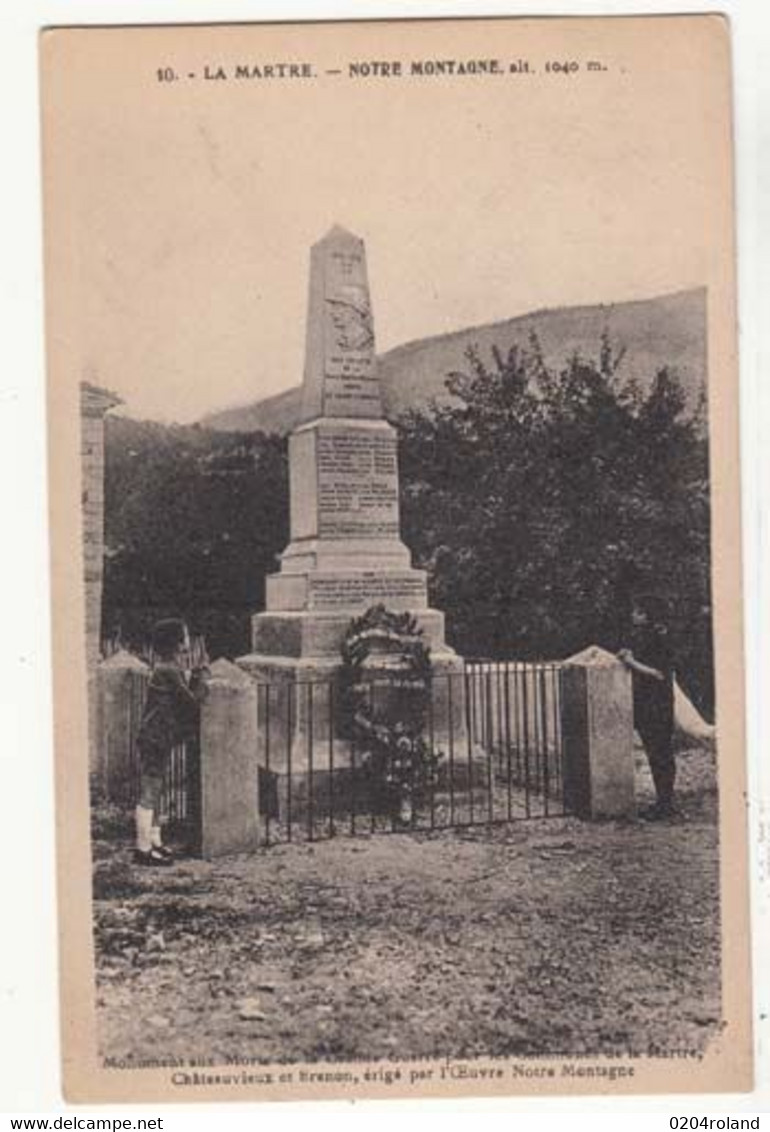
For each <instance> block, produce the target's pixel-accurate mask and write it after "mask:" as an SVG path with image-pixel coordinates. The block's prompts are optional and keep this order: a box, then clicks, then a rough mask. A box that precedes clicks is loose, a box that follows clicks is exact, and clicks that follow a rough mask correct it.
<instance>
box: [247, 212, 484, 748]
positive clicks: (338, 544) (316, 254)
mask: <svg viewBox="0 0 770 1132" xmlns="http://www.w3.org/2000/svg"><path fill="white" fill-rule="evenodd" d="M289 475H290V509H291V514H290V532H291V541H290V542H289V545H288V546H287V547H286V549H285V550H284V552H283V554H282V555H281V565H280V571H279V572H278V573H276V574H272V575H270V576H269V577H268V579H267V585H266V601H265V605H266V609H265V612H263V613H258V614H256V615H255V616H254V618H253V619H252V652H251V654H250V655H249V656H247V657H243V658H241V660H240V662H239V663H241V664H242V665H243V666H244V667H245V668H247V669H248V670H249V671H250V672H251V673H252V674H253V675H255V676H256V677H257V678H258V679H259V680H260V681H262V682H265V683H284V682H286V681H296V682H307V681H312V680H313V679H324V678H327V677H329V676H330V675H332V674H333V673H334V671H335V670H336V668H337V667H338V666H339V664H340V645H341V643H342V639H343V637H344V635H345V632H346V630H347V628H348V626H349V624H350V621H351V619H352V618H354V617H356V616H359V615H360V614H362V613H363V612H365V611H366V610H367V609H368V608H370V607H371V606H373V605H377V604H383V605H384V606H386V608H388V609H391V610H394V611H404V610H408V611H409V612H410V613H412V614H414V616H415V617H416V619H417V622H418V624H419V625H420V627H421V628H422V630H423V633H424V635H425V640H426V642H427V643H428V644H429V645H430V649H431V657H432V660H433V666H434V673H436V674H437V675H440V676H442V677H445V676H448V675H449V674H450V673H451V674H453V675H454V676H455V677H456V676H457V675H458V674H459V675H461V674H462V670H463V662H462V660H461V658H460V657H458V656H457V654H456V653H455V652H454V651H453V650H452V649H451V648H449V647H448V646H447V645H446V644H445V640H444V616H443V614H442V613H441V612H440V611H439V610H436V609H431V608H429V606H428V592H427V578H426V574H425V571H423V570H417V569H414V568H413V567H412V565H411V557H410V554H409V551H408V549H407V547H406V546H405V545H404V543H403V542H402V541H401V537H400V530H399V491H398V464H397V453H396V431H395V429H394V428H393V427H392V425H390V424H389V423H388V422H387V421H386V420H385V419H384V417H383V409H382V399H381V395H380V385H379V380H378V376H377V360H376V357H375V343H374V324H373V318H372V310H371V302H370V297H369V283H368V278H367V271H366V253H365V249H364V243H363V240H361V239H359V237H357V236H354V235H352V234H351V233H350V232H347V231H345V230H344V229H342V228H339V227H334V228H332V230H331V231H330V232H329V233H327V235H326V236H324V237H323V239H322V240H320V241H319V242H318V243H317V244H315V245H314V246H313V248H312V250H311V257H310V288H309V300H308V315H307V337H306V352H305V372H304V382H303V389H302V416H301V421H300V423H299V424H298V425H297V427H296V428H295V429H294V431H293V432H292V434H291V436H290V438H289ZM450 702H451V697H450ZM453 715H454V712H453ZM437 722H438V721H437ZM457 723H458V726H460V727H462V720H461V719H459V718H458V719H457Z"/></svg>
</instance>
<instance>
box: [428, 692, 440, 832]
mask: <svg viewBox="0 0 770 1132" xmlns="http://www.w3.org/2000/svg"><path fill="white" fill-rule="evenodd" d="M434 694H435V684H434V682H433V673H432V672H431V673H430V674H429V676H428V750H429V752H430V779H429V786H430V828H431V829H435V828H436V777H437V775H438V762H437V759H436V733H435V721H434V718H433V696H434Z"/></svg>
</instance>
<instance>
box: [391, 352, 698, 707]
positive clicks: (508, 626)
mask: <svg viewBox="0 0 770 1132" xmlns="http://www.w3.org/2000/svg"><path fill="white" fill-rule="evenodd" d="M467 362H468V365H467V372H464V373H455V374H453V375H452V376H451V377H450V379H449V382H448V385H449V388H450V389H451V391H452V393H453V394H454V395H455V400H454V403H452V404H448V405H434V406H432V407H431V410H430V411H428V412H420V413H417V412H412V413H410V414H407V415H406V416H405V417H404V418H403V419H402V420H401V422H400V428H401V442H400V461H401V492H402V533H403V537H404V540H405V541H406V543H407V545H409V546H410V547H411V548H412V550H413V552H414V554H415V557H416V560H417V562H416V564H418V565H422V566H424V567H425V568H427V570H428V571H429V575H430V579H431V582H432V586H431V594H432V603H433V604H435V605H437V606H438V607H439V608H441V609H443V610H444V611H445V612H446V615H447V625H448V627H449V632H450V636H451V638H452V640H453V643H454V644H455V645H456V646H457V648H458V650H459V651H460V652H461V653H463V654H464V655H466V656H485V657H494V658H511V657H515V658H520V659H528V658H538V657H539V658H557V657H563V656H566V655H568V654H569V653H570V652H573V651H575V650H578V649H580V648H582V647H584V646H586V645H588V644H591V643H598V644H601V645H604V646H605V647H608V648H613V649H614V648H617V647H619V646H620V645H621V644H622V642H623V641H624V637H625V634H626V631H627V618H628V603H629V599H630V595H631V594H632V592H634V591H637V592H639V591H640V590H645V591H649V592H653V593H656V594H658V595H660V596H661V597H663V598H664V599H665V600H666V602H667V605H668V608H669V611H670V630H671V633H672V638H673V641H674V645H675V650H676V653H677V659H678V662H679V665H678V667H679V671H680V677H681V681H682V683H683V684H684V686H685V688H686V690H687V691H688V692H689V693H690V694H691V695H692V696H693V697H694V698H695V700H696V702H697V703H698V704H699V706H700V707H701V709H702V710H707V711H709V710H710V709H711V706H712V701H713V689H712V671H711V669H712V656H711V608H710V589H709V540H710V521H709V481H708V449H707V441H706V433H705V429H704V427H703V419H702V416H703V414H702V407H698V408H697V409H696V410H694V411H688V410H687V407H686V400H685V396H684V393H683V390H682V387H681V385H680V383H679V381H678V380H677V378H676V375H675V374H674V373H672V372H669V371H668V370H661V371H660V372H659V373H658V374H657V375H656V376H655V377H654V379H653V380H652V381H651V383H650V385H649V387H647V388H645V389H644V390H642V389H641V388H639V387H638V386H637V385H635V384H634V383H631V382H626V381H624V380H623V377H622V355H621V354H615V353H613V350H612V349H611V346H610V343H609V341H608V340H606V339H604V340H603V341H602V343H601V348H600V351H599V356H598V358H596V359H595V360H586V359H584V358H581V357H579V356H574V357H572V358H571V359H570V361H569V363H568V364H567V365H566V366H565V367H564V368H563V369H561V370H560V371H558V372H554V371H552V370H551V369H549V368H548V367H547V366H546V364H545V362H544V360H543V356H542V353H541V351H540V348H539V345H538V342H537V340H536V339H534V338H533V339H532V340H531V341H530V343H529V345H528V347H527V348H516V347H514V348H512V349H511V350H510V351H509V352H508V354H507V355H506V356H503V355H502V354H501V353H500V352H499V351H493V356H492V359H491V363H487V362H486V361H485V360H484V359H483V358H482V357H480V356H479V354H478V352H477V351H474V350H470V351H469V352H468V355H467Z"/></svg>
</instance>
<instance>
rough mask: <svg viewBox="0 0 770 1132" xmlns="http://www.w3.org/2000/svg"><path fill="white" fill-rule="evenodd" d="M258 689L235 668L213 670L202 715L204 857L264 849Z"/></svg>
mask: <svg viewBox="0 0 770 1132" xmlns="http://www.w3.org/2000/svg"><path fill="white" fill-rule="evenodd" d="M257 740H258V735H257V686H256V684H255V683H254V681H253V680H252V679H251V678H250V677H249V676H247V675H246V673H245V672H242V671H241V669H240V668H238V667H237V666H236V665H235V664H231V663H230V662H229V661H227V660H217V661H215V662H214V664H212V666H211V677H210V679H209V681H208V694H207V696H206V699H205V700H204V702H203V706H202V709H201V733H200V792H201V796H200V816H201V854H202V856H204V857H218V856H221V855H223V854H226V853H237V852H243V851H247V850H251V849H255V848H257V846H258V843H259V770H258V766H257Z"/></svg>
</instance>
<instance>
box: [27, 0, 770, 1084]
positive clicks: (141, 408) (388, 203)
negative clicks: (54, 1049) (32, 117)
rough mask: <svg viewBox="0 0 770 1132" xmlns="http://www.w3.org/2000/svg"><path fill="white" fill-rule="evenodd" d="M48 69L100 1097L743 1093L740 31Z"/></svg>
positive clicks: (296, 43)
mask: <svg viewBox="0 0 770 1132" xmlns="http://www.w3.org/2000/svg"><path fill="white" fill-rule="evenodd" d="M40 61H41V84H42V102H43V161H44V197H45V199H44V208H45V248H46V264H45V270H46V293H47V294H46V307H47V315H46V317H47V328H46V330H47V350H48V365H49V433H50V467H51V480H50V484H51V499H52V512H51V530H52V556H53V557H52V561H53V595H52V600H53V614H54V632H55V639H54V662H55V672H54V682H55V693H56V720H55V726H56V775H57V806H58V810H57V823H58V869H59V893H60V909H61V913H60V914H61V944H60V946H61V973H62V1016H63V1019H64V1022H63V1057H64V1081H65V1090H66V1095H67V1097H68V1099H71V1100H77V1101H89V1102H96V1101H104V1100H132V1101H139V1100H171V1101H201V1100H214V1099H232V1100H254V1099H257V1100H273V1099H285V1098H294V1099H301V1098H307V1097H316V1098H324V1097H326V1098H352V1097H375V1096H376V1097H389V1096H392V1097H397V1096H408V1095H418V1094H420V1095H443V1094H454V1095H458V1094H463V1093H465V1094H479V1095H485V1094H486V1095H489V1094H500V1095H504V1094H518V1093H521V1094H525V1093H526V1094H529V1093H541V1094H542V1093H573V1094H596V1093H602V1094H613V1095H622V1094H630V1093H647V1092H677V1093H680V1092H709V1091H738V1090H747V1089H749V1088H751V1084H752V1055H751V1048H752V1047H751V1008H750V1001H751V998H750V971H749V942H748V941H749V925H748V901H747V862H746V830H745V812H744V786H745V752H744V707H743V667H742V625H741V618H742V611H741V586H740V545H741V537H740V526H739V515H740V506H739V503H740V498H739V483H738V428H737V417H738V388H737V365H736V311H735V262H734V240H733V230H734V214H733V187H732V185H733V180H732V178H733V174H732V141H731V97H730V91H731V79H730V31H729V26H728V24H727V22H726V21H725V20H724V19H722V18H721V17H719V16H716V15H705V16H681V17H679V16H669V17H634V18H630V17H622V18H606V19H605V18H579V19H496V20H475V19H467V20H423V21H382V22H359V23H315V24H286V25H282V24H261V25H260V24H250V25H211V26H203V25H200V26H163V27H141V28H140V27H121V28H102V27H79V28H51V29H47V30H45V31H44V32H43V33H42V35H41V41H40Z"/></svg>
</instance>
